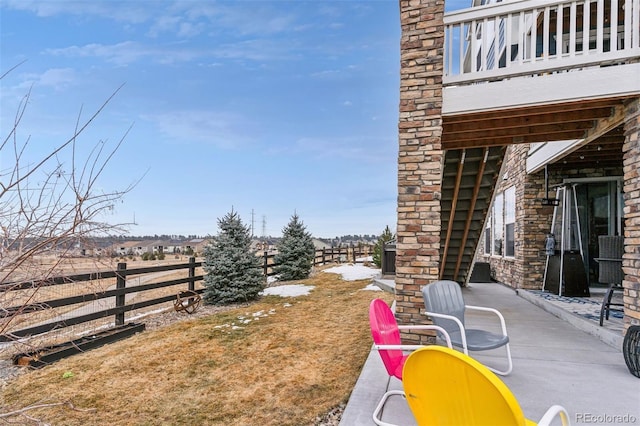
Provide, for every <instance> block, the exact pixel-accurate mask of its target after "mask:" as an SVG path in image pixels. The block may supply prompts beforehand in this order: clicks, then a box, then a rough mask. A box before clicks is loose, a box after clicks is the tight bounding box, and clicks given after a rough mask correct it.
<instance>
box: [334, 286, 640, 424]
mask: <svg viewBox="0 0 640 426" xmlns="http://www.w3.org/2000/svg"><path fill="white" fill-rule="evenodd" d="M378 285H380V286H381V287H384V286H387V289H388V290H392V289H393V281H389V280H379V281H378ZM463 295H464V298H465V303H467V304H471V305H480V306H490V307H494V308H496V309H498V310H500V311H501V312H502V314H503V315H504V317H505V320H506V323H507V331H508V333H509V336H510V342H511V352H512V356H513V364H514V366H513V372H512V373H511V374H510V375H509V376H506V377H502V376H501V379H502V380H503V381H504V382H505V383H506V384H507V386H508V387H509V388H510V389H511V391H512V392H513V393H514V395H515V396H516V398H517V399H518V402H519V403H520V405H521V406H522V410H523V411H524V413H525V416H526V417H527V418H529V419H531V420H534V421H537V420H539V419H540V418H541V417H542V415H543V414H544V413H545V411H546V410H547V409H548V408H549V407H550V406H552V405H554V404H560V405H562V406H564V407H565V408H566V409H567V411H568V412H569V414H570V420H571V423H572V424H592V425H613V424H640V379H639V378H636V377H635V376H633V375H632V374H630V372H629V370H628V369H627V366H626V364H625V362H624V358H623V355H622V350H621V343H622V335H621V333H620V332H619V327H620V321H619V320H617V319H615V318H612V319H611V320H610V321H605V324H604V327H600V326H599V325H598V323H597V321H590V320H588V319H586V318H584V317H583V316H581V315H578V314H576V313H574V312H570V311H569V310H567V309H563V307H562V303H555V304H554V303H552V302H550V301H548V300H546V299H545V298H542V297H539V295H537V294H535V293H533V292H528V291H525V290H520V291H518V292H516V291H514V290H513V289H511V288H509V287H507V286H504V285H501V284H497V283H473V284H470V285H469V287H466V288H464V289H463ZM467 322H468V323H469V324H470V325H478V326H482V327H485V326H493V325H496V323H497V321H495V317H494V318H491V316H486V315H482V314H480V315H478V314H474V315H468V317H467ZM472 356H474V357H475V358H476V359H478V360H480V361H481V362H483V363H485V364H489V365H496V366H500V365H502V364H501V363H506V359H505V358H504V348H501V349H496V350H493V351H488V352H486V353H472ZM401 388H402V384H401V383H400V381H398V380H397V379H395V378H393V379H389V376H388V375H387V373H386V371H385V369H384V366H383V365H382V362H381V360H380V356H379V355H378V354H377V352H376V351H374V350H372V351H371V353H370V354H369V357H368V358H367V361H366V363H365V365H364V367H363V369H362V372H361V375H360V377H359V379H358V381H357V383H356V386H355V387H354V390H353V392H352V394H351V396H350V398H349V402H348V404H347V407H346V409H345V411H344V414H343V416H342V420H341V422H340V424H341V425H344V426H356V425H372V424H374V423H373V420H372V418H371V415H372V413H373V410H374V409H375V406H376V404H377V403H378V401H379V400H380V397H381V396H382V394H383V393H384V392H386V390H387V389H401ZM383 420H384V421H387V422H391V423H395V424H398V425H407V426H411V425H415V424H416V423H415V421H414V419H413V416H412V414H411V412H410V411H409V408H408V406H407V405H406V403H405V401H404V400H403V398H400V397H397V398H392V399H390V400H389V401H388V402H387V405H386V407H385V411H384V413H383ZM558 424H560V423H559V422H558Z"/></svg>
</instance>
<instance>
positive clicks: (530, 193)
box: [478, 144, 623, 289]
mask: <svg viewBox="0 0 640 426" xmlns="http://www.w3.org/2000/svg"><path fill="white" fill-rule="evenodd" d="M528 151H529V145H528V144H523V145H513V146H510V147H509V148H508V150H507V156H506V158H505V162H504V166H503V169H502V176H506V179H499V180H498V188H497V189H496V192H497V193H499V192H502V191H504V190H505V189H507V188H509V187H510V186H515V188H516V223H515V256H514V257H513V258H508V257H498V256H493V257H492V256H489V255H486V254H485V253H484V239H483V240H482V241H481V242H480V244H481V247H480V250H479V253H478V260H479V261H482V262H489V264H490V265H491V269H492V272H493V276H494V278H495V279H496V280H497V281H499V282H501V283H504V284H507V285H509V286H511V287H514V288H523V289H541V288H542V285H543V279H544V267H545V263H546V255H545V254H544V240H545V237H546V234H547V233H548V232H549V231H550V229H551V221H552V219H553V207H549V206H543V205H542V203H541V202H540V200H541V199H542V198H544V197H546V196H547V194H546V189H545V185H544V171H540V172H538V173H534V174H527V173H526V160H527V153H528ZM568 167H570V165H564V164H562V163H560V164H553V165H551V166H550V170H549V187H550V188H551V189H550V191H549V194H548V196H549V197H551V198H553V197H555V185H558V184H560V183H562V181H563V179H566V178H593V177H605V176H622V174H623V172H622V168H621V167H615V168H599V167H582V168H580V169H570V168H568Z"/></svg>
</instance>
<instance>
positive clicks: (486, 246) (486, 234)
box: [484, 213, 492, 255]
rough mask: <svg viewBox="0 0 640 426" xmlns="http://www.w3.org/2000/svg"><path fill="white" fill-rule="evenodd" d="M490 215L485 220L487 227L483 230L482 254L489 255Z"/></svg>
mask: <svg viewBox="0 0 640 426" xmlns="http://www.w3.org/2000/svg"><path fill="white" fill-rule="evenodd" d="M491 220H492V218H491V213H489V217H488V218H487V225H486V226H487V227H486V228H485V229H484V254H486V255H489V254H491Z"/></svg>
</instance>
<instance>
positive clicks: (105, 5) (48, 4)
mask: <svg viewBox="0 0 640 426" xmlns="http://www.w3.org/2000/svg"><path fill="white" fill-rule="evenodd" d="M145 4H146V2H99V1H80V0H66V1H38V0H6V1H5V3H4V6H5V7H8V8H11V9H16V10H26V11H30V12H32V13H35V14H36V15H37V16H39V17H48V16H56V15H61V14H72V15H79V16H91V15H93V16H100V17H103V18H109V19H114V20H117V21H124V22H131V23H140V22H144V21H146V20H147V19H149V17H150V14H151V13H152V10H151V9H150V8H149V7H146V6H144V5H145Z"/></svg>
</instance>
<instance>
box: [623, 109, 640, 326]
mask: <svg viewBox="0 0 640 426" xmlns="http://www.w3.org/2000/svg"><path fill="white" fill-rule="evenodd" d="M625 107H626V119H625V126H624V137H625V140H624V145H623V147H622V152H623V164H624V186H623V191H624V245H625V247H624V249H625V253H624V255H623V257H622V270H623V271H624V274H625V276H624V280H623V282H622V285H623V287H624V295H623V301H624V312H625V316H624V322H625V327H628V326H629V325H640V172H639V171H638V170H639V169H640V98H635V99H631V100H629V101H628V102H627V103H626V106H625Z"/></svg>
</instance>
